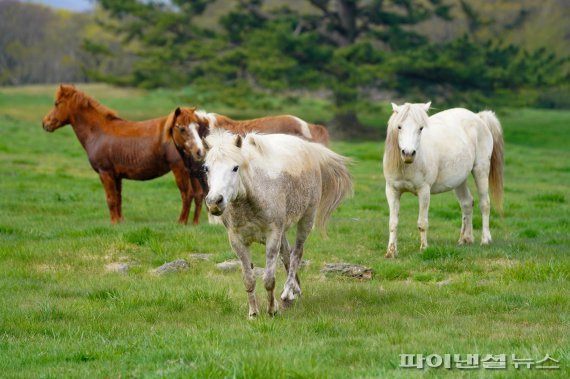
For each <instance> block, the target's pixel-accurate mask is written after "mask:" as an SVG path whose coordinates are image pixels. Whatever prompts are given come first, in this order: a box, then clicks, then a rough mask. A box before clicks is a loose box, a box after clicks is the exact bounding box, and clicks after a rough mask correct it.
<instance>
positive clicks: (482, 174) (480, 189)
mask: <svg viewBox="0 0 570 379" xmlns="http://www.w3.org/2000/svg"><path fill="white" fill-rule="evenodd" d="M473 177H474V178H475V185H477V193H478V194H479V207H480V208H481V214H482V224H483V230H482V233H481V245H487V244H489V243H491V240H492V238H491V230H490V229H489V213H490V211H491V204H490V201H489V164H483V165H476V166H475V167H474V168H473Z"/></svg>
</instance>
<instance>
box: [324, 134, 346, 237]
mask: <svg viewBox="0 0 570 379" xmlns="http://www.w3.org/2000/svg"><path fill="white" fill-rule="evenodd" d="M315 146H319V147H320V149H322V150H323V155H324V159H321V160H320V168H321V181H322V183H321V201H320V202H319V205H318V208H317V218H316V227H317V229H319V230H321V231H323V232H325V230H326V226H327V221H328V219H329V218H330V216H331V214H332V212H333V211H334V210H335V209H336V208H337V207H338V206H339V204H340V203H341V202H342V200H343V199H344V198H345V197H347V196H352V194H353V189H352V175H350V172H349V171H348V168H347V165H348V164H349V163H350V160H349V158H346V157H343V156H342V155H340V154H337V153H335V152H333V151H331V150H329V149H328V148H326V147H323V146H320V145H315Z"/></svg>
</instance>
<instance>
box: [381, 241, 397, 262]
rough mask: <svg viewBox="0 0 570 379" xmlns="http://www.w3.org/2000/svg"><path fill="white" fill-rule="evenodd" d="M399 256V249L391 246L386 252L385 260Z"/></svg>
mask: <svg viewBox="0 0 570 379" xmlns="http://www.w3.org/2000/svg"><path fill="white" fill-rule="evenodd" d="M397 256H398V249H396V245H393V244H390V246H388V251H386V255H384V258H388V259H390V258H396V257H397Z"/></svg>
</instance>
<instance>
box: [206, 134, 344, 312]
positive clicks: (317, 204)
mask: <svg viewBox="0 0 570 379" xmlns="http://www.w3.org/2000/svg"><path fill="white" fill-rule="evenodd" d="M204 142H205V143H204V146H205V147H206V150H207V154H206V159H205V164H204V169H205V170H206V171H207V173H208V184H209V187H210V191H209V192H208V196H207V197H206V205H207V207H208V210H209V211H210V212H211V213H212V214H214V215H216V216H220V215H221V217H222V221H223V223H224V225H225V226H226V228H227V230H228V236H229V240H230V244H231V246H232V248H233V250H234V251H235V252H236V254H237V256H238V257H239V259H240V260H241V263H242V271H243V279H244V284H245V289H246V292H247V296H248V301H249V316H250V317H254V316H255V315H257V314H258V307H257V301H256V298H255V275H254V272H253V264H252V263H251V258H250V249H249V248H250V246H251V244H252V243H253V242H259V243H263V244H265V245H266V265H265V273H264V276H263V281H264V285H265V289H266V290H267V296H268V312H269V314H274V313H275V312H276V311H277V308H278V307H277V304H276V302H275V297H274V294H273V291H274V288H275V269H276V264H277V256H278V255H281V259H282V261H283V264H284V265H285V269H286V270H287V280H286V282H285V288H284V290H283V293H282V294H281V299H282V300H283V301H284V302H288V301H292V300H294V299H295V298H296V297H297V295H299V294H300V293H301V287H300V283H299V279H298V277H297V269H298V267H299V263H300V261H301V257H302V255H303V245H304V243H305V240H306V239H307V237H308V235H309V233H310V232H311V229H312V228H313V223H314V222H315V221H316V224H317V227H322V228H324V227H325V225H326V222H327V220H328V218H329V217H330V215H331V213H332V211H333V210H334V209H335V208H336V207H337V206H338V205H339V204H340V202H341V201H342V200H343V199H344V198H345V197H346V196H347V195H349V194H350V193H351V192H352V180H351V176H350V173H349V172H348V170H347V168H346V163H347V158H345V157H343V156H341V155H339V154H336V153H334V152H332V151H331V150H329V149H328V148H326V147H324V146H322V145H320V144H317V143H311V142H306V141H304V140H302V139H300V138H297V137H293V136H289V135H284V134H271V135H260V134H248V135H246V137H245V138H243V139H242V137H241V136H239V135H234V134H231V133H228V132H226V131H223V130H221V129H219V130H215V131H213V132H212V134H210V135H209V136H208V137H207V138H206V139H205V141H204ZM293 224H297V237H296V242H295V246H294V249H292V250H291V248H290V246H289V243H288V241H287V236H286V233H287V230H288V229H289V227H290V226H291V225H293Z"/></svg>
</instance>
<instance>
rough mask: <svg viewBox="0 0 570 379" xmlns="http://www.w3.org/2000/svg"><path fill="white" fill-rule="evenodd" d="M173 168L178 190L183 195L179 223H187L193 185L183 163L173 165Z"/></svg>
mask: <svg viewBox="0 0 570 379" xmlns="http://www.w3.org/2000/svg"><path fill="white" fill-rule="evenodd" d="M171 169H172V173H173V174H174V179H176V185H177V186H178V190H180V196H181V197H182V211H181V212H180V217H179V218H178V223H179V224H186V223H187V222H188V215H189V214H190V206H191V205H192V197H193V192H192V187H191V186H190V176H189V174H188V170H187V169H186V167H184V165H183V164H182V163H180V164H179V165H173V166H172V167H171Z"/></svg>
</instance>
